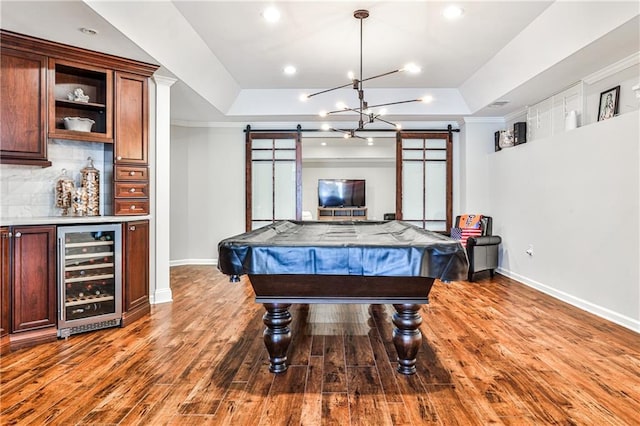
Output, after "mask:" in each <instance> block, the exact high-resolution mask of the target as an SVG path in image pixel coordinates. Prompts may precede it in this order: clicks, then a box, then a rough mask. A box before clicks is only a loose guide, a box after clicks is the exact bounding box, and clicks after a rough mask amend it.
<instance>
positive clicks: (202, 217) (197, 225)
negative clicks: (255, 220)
mask: <svg viewBox="0 0 640 426" xmlns="http://www.w3.org/2000/svg"><path fill="white" fill-rule="evenodd" d="M244 179H245V170H244V134H243V133H242V130H241V129H239V128H204V127H201V128H196V127H177V126H172V127H171V253H170V257H171V260H172V265H175V264H183V263H191V264H198V263H213V260H214V259H217V257H218V254H217V250H218V242H219V241H220V240H222V239H224V238H227V237H231V236H233V235H236V234H240V233H242V232H244V229H245V228H244V219H245V209H244V204H245V202H244V197H245V195H244Z"/></svg>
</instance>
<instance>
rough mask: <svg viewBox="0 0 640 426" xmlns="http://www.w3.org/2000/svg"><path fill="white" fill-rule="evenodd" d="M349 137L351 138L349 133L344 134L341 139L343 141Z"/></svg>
mask: <svg viewBox="0 0 640 426" xmlns="http://www.w3.org/2000/svg"><path fill="white" fill-rule="evenodd" d="M350 137H351V135H350V134H349V133H345V134H344V136H343V138H345V139H349V138H350Z"/></svg>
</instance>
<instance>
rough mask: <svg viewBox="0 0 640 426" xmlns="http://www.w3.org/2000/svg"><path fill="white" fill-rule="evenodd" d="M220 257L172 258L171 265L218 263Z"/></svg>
mask: <svg viewBox="0 0 640 426" xmlns="http://www.w3.org/2000/svg"><path fill="white" fill-rule="evenodd" d="M217 264H218V259H179V260H170V261H169V266H183V265H217Z"/></svg>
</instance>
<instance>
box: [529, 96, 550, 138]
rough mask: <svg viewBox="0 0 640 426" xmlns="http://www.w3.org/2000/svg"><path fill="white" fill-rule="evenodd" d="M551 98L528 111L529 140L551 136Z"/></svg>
mask: <svg viewBox="0 0 640 426" xmlns="http://www.w3.org/2000/svg"><path fill="white" fill-rule="evenodd" d="M551 109H552V103H551V98H549V99H545V100H544V101H542V102H538V103H537V104H535V105H533V106H531V107H529V109H528V110H527V140H528V141H531V140H534V139H542V138H546V137H549V136H551V133H552V118H551Z"/></svg>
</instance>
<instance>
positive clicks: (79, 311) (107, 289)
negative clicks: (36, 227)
mask: <svg viewBox="0 0 640 426" xmlns="http://www.w3.org/2000/svg"><path fill="white" fill-rule="evenodd" d="M58 238H59V241H60V254H61V256H60V272H61V274H60V290H61V291H60V294H61V298H60V319H61V321H62V323H63V325H62V326H69V325H76V324H86V323H88V322H91V321H93V320H95V319H97V317H99V318H101V319H104V318H105V316H107V317H109V318H115V317H118V318H119V317H120V316H121V313H122V306H121V305H122V297H121V292H122V288H121V287H122V286H121V281H122V280H121V272H120V271H121V267H120V264H121V226H120V225H99V226H98V225H96V226H83V227H65V228H59V230H58Z"/></svg>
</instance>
